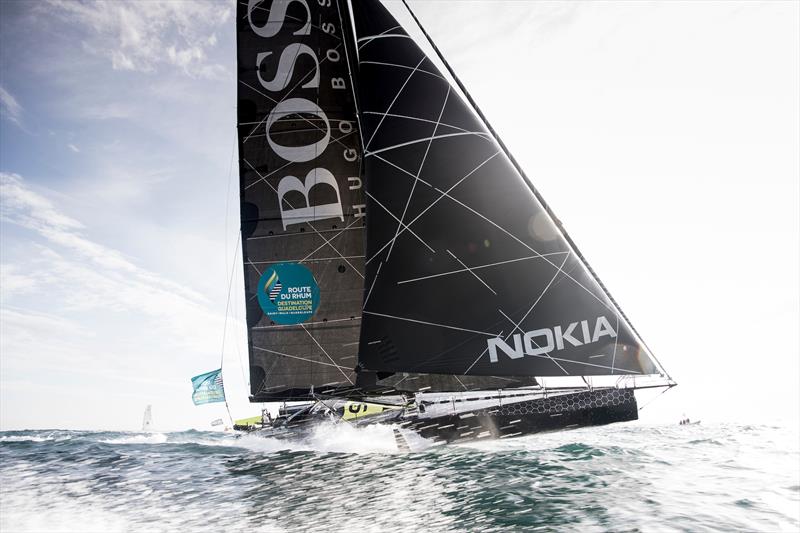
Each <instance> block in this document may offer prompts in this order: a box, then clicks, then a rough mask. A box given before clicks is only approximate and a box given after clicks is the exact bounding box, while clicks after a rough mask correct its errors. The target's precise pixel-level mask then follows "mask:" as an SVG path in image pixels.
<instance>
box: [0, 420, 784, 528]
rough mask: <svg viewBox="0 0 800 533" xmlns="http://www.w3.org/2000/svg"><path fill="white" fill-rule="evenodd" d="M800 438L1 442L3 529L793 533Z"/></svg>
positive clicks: (50, 438)
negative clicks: (403, 449) (406, 449)
mask: <svg viewBox="0 0 800 533" xmlns="http://www.w3.org/2000/svg"><path fill="white" fill-rule="evenodd" d="M799 441H800V436H798V431H797V429H796V428H787V427H781V426H770V425H734V424H727V425H726V424H698V425H690V426H679V425H669V426H654V425H645V424H643V423H640V422H634V423H628V424H616V425H612V426H606V427H601V428H586V429H577V430H573V431H566V432H559V433H551V434H541V435H532V436H528V437H524V438H518V439H509V440H503V441H490V442H483V443H479V444H472V445H459V446H430V443H428V442H427V441H423V440H421V439H414V438H410V444H411V446H412V452H411V453H400V452H398V451H397V449H396V445H395V441H394V436H393V434H392V430H391V428H389V427H381V426H376V427H371V428H362V429H356V428H352V427H350V426H348V425H346V424H338V425H335V426H334V425H331V426H322V427H320V428H318V430H317V431H316V432H315V433H314V434H313V435H312V436H310V437H309V438H307V439H305V440H302V441H294V442H290V441H279V440H274V439H267V438H261V437H258V436H254V435H249V436H244V437H237V436H235V435H232V434H225V433H209V432H197V431H185V432H179V433H119V432H87V431H62V430H52V431H41V430H39V431H5V432H0V530H2V531H3V532H15V531H47V532H56V531H103V532H105V531H214V532H216V531H248V532H250V531H253V532H255V531H303V532H304V531H381V532H383V531H414V532H416V531H434V532H438V531H441V532H449V531H581V532H583V531H656V532H663V531H770V532H771V531H798V530H800V451H799V450H798V447H799V446H800V442H799Z"/></svg>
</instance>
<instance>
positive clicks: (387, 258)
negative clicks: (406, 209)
mask: <svg viewBox="0 0 800 533" xmlns="http://www.w3.org/2000/svg"><path fill="white" fill-rule="evenodd" d="M367 197H368V198H371V199H372V201H373V202H375V203H376V204H378V205H379V206H380V207H381V208H382V209H383V210H384V211H386V212H387V213H389V215H390V216H391V217H392V218H393V219H395V220H396V221H397V224H398V225H397V227H398V228H399V227H400V226H402V227H404V228H406V229H408V232H409V233H411V235H413V236H414V237H416V238H417V240H418V241H419V242H421V243H422V244H423V245H424V246H425V248H427V249H428V250H430V251H431V252H432V253H436V250H434V249H433V248H431V247H430V246H429V245H428V243H427V242H425V241H423V240H422V237H420V236H419V235H417V234H416V233H414V230H412V229H411V228H409V227H408V226H407V225H406V224H403V221H402V220H400V219H399V218H397V216H396V215H395V214H394V213H392V212H391V211H389V208H388V207H386V206H385V205H383V204H382V203H380V202H379V201H378V199H377V198H375V197H374V196H372V194H370V193H369V191H367ZM396 238H397V236H396V235H395V238H394V239H392V242H394V240H395V239H396ZM391 251H392V249H391V248H389V253H391ZM386 260H387V261H388V260H389V254H388V253H387V254H386Z"/></svg>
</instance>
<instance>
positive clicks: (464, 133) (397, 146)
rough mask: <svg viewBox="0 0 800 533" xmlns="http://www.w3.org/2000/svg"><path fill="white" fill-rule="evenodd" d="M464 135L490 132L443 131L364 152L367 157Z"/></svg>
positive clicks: (484, 135) (482, 135)
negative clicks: (438, 133) (439, 133)
mask: <svg viewBox="0 0 800 533" xmlns="http://www.w3.org/2000/svg"><path fill="white" fill-rule="evenodd" d="M389 115H391V113H384V114H383V118H386V117H387V116H389ZM381 122H383V120H382V119H381ZM379 125H380V124H379ZM375 131H376V132H377V131H378V130H377V128H376V129H375ZM462 135H474V136H476V137H486V136H488V134H487V133H486V132H483V131H460V132H458V133H443V134H441V135H434V136H431V137H422V138H419V139H414V140H413V141H406V142H403V143H400V144H394V145H392V146H386V147H385V148H378V149H377V150H366V151H365V153H364V156H365V157H369V156H373V155H375V154H380V153H381V152H388V151H389V150H394V149H395V148H403V147H404V146H410V145H412V144H417V143H423V142H425V141H434V140H437V139H446V138H448V137H460V136H462Z"/></svg>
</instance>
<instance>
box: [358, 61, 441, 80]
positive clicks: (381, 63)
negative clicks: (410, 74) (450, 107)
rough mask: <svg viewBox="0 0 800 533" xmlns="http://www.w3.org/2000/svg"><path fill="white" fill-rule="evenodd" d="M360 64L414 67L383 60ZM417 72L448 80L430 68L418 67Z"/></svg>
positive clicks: (410, 68) (360, 62)
mask: <svg viewBox="0 0 800 533" xmlns="http://www.w3.org/2000/svg"><path fill="white" fill-rule="evenodd" d="M358 64H359V65H380V66H382V67H397V68H404V69H408V70H412V69H413V68H414V67H410V66H408V65H400V64H398V63H384V62H382V61H359V62H358ZM417 72H422V73H423V74H429V75H431V76H433V77H435V78H439V79H440V80H442V81H447V79H446V78H445V77H444V76H442V75H441V74H436V73H435V72H430V71H428V70H423V69H421V68H420V69H417Z"/></svg>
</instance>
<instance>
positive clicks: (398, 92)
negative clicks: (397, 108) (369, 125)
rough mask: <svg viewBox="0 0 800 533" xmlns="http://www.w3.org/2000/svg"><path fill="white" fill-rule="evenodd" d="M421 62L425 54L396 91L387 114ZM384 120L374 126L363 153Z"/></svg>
mask: <svg viewBox="0 0 800 533" xmlns="http://www.w3.org/2000/svg"><path fill="white" fill-rule="evenodd" d="M423 61H425V54H422V59H420V60H419V63H417V66H416V67H414V70H412V71H411V74H409V75H408V77H407V78H406V81H405V82H404V83H403V85H402V86H401V87H400V89H399V90H398V91H397V94H395V95H394V99H393V100H392V103H390V104H389V107H388V108H387V109H386V112H387V113H388V112H389V111H391V110H392V107H394V103H395V102H397V99H398V98H400V95H401V94H402V93H403V90H404V89H405V88H406V85H408V82H409V81H411V78H412V77H413V76H414V73H415V72H416V71H417V69H418V68H419V66H420V65H421V64H422V62H423ZM385 118H386V117H381V120H380V121H379V122H378V125H377V126H375V130H374V131H373V132H372V135H370V137H369V140H368V141H367V144H365V145H364V152H366V151H367V150H369V145H370V144H372V139H374V138H375V134H376V133H378V130H380V129H381V125H382V124H383V121H384V119H385Z"/></svg>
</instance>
